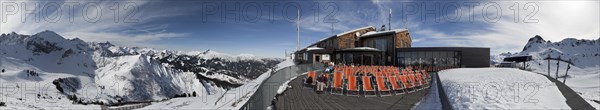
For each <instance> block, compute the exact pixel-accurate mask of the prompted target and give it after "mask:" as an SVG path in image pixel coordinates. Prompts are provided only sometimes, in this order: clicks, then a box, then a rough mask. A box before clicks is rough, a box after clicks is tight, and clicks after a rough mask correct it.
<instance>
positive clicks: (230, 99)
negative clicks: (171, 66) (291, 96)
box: [142, 59, 295, 109]
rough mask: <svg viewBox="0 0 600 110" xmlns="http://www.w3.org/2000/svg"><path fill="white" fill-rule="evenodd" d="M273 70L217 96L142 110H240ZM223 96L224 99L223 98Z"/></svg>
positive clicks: (177, 100) (290, 62)
mask: <svg viewBox="0 0 600 110" xmlns="http://www.w3.org/2000/svg"><path fill="white" fill-rule="evenodd" d="M293 65H295V64H294V62H293V60H292V59H286V60H285V61H283V62H281V63H279V64H277V66H276V69H275V71H278V70H280V69H283V68H285V67H288V66H293ZM270 75H271V70H269V71H268V72H265V73H263V74H262V75H260V76H259V77H258V78H256V79H254V80H252V81H250V82H248V83H246V84H244V85H242V86H240V87H238V88H234V89H231V90H229V91H227V90H219V91H217V94H212V95H207V94H205V95H204V96H203V97H193V98H174V99H171V100H167V101H162V102H153V103H152V105H150V106H147V107H144V108H142V109H199V108H201V109H240V107H241V106H242V104H245V103H246V102H247V101H248V100H249V98H250V97H251V96H252V95H253V94H254V93H255V92H256V91H257V89H258V87H260V85H261V84H262V82H263V81H264V80H266V79H267V78H269V77H270ZM221 96H222V97H221Z"/></svg>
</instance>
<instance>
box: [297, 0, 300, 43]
mask: <svg viewBox="0 0 600 110" xmlns="http://www.w3.org/2000/svg"><path fill="white" fill-rule="evenodd" d="M296 23H297V26H298V27H297V28H296V32H298V43H297V44H296V51H299V50H300V9H298V19H297V20H296Z"/></svg>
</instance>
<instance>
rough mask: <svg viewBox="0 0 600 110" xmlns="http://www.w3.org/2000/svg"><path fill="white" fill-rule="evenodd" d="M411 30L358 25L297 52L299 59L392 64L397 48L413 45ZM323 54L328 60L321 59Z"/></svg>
mask: <svg viewBox="0 0 600 110" xmlns="http://www.w3.org/2000/svg"><path fill="white" fill-rule="evenodd" d="M408 33H409V32H408V30H407V29H399V30H388V31H380V32H378V31H376V29H375V28H373V27H372V26H368V27H363V28H358V29H355V30H351V31H347V32H344V33H341V34H338V35H334V36H331V37H327V38H325V39H322V40H319V41H318V42H316V43H314V44H312V45H309V46H307V47H306V48H304V49H301V50H298V51H297V52H296V53H295V56H296V59H297V60H296V61H298V62H300V63H319V62H335V63H345V64H361V65H393V64H394V61H395V60H396V57H395V56H394V55H395V49H396V48H408V47H411V41H412V40H411V38H410V35H409V34H408ZM315 48H319V50H315ZM321 48H322V49H321ZM365 49H366V50H365ZM324 56H326V57H327V58H329V59H320V58H323V57H324Z"/></svg>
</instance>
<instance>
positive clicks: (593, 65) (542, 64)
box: [513, 36, 600, 108]
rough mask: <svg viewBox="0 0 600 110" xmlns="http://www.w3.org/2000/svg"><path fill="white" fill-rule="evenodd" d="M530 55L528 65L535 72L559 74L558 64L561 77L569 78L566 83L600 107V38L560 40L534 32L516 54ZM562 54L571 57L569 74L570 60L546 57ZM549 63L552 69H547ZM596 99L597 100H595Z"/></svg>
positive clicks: (564, 56)
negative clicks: (566, 61)
mask: <svg viewBox="0 0 600 110" xmlns="http://www.w3.org/2000/svg"><path fill="white" fill-rule="evenodd" d="M519 55H531V56H532V57H533V59H534V60H533V61H531V62H529V63H530V65H529V68H530V69H531V70H532V71H533V72H537V73H542V74H548V72H550V76H551V77H556V73H557V71H556V69H557V67H558V69H559V70H558V77H559V79H560V81H563V80H564V78H566V82H565V84H566V85H567V86H569V87H571V88H572V89H573V90H575V91H576V92H578V93H579V94H580V95H581V97H583V98H584V99H586V100H587V101H588V103H589V104H590V105H592V106H594V107H595V108H600V103H597V102H600V38H599V39H597V40H585V39H574V38H566V39H564V40H562V41H559V42H551V41H546V40H544V39H543V38H542V37H541V36H535V37H532V38H530V39H529V41H528V42H527V44H526V45H525V47H524V48H523V51H522V52H519V53H518V54H516V55H513V56H519ZM548 56H550V57H552V58H557V57H559V56H560V57H561V58H562V59H565V60H571V61H572V63H573V65H570V67H571V69H569V72H568V76H567V75H565V74H566V70H567V64H566V63H565V62H560V64H559V65H558V66H557V61H551V62H550V63H548V61H547V60H543V59H544V58H546V57H548ZM548 65H549V66H550V71H548ZM594 100H596V101H597V102H594Z"/></svg>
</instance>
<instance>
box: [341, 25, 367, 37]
mask: <svg viewBox="0 0 600 110" xmlns="http://www.w3.org/2000/svg"><path fill="white" fill-rule="evenodd" d="M368 28H373V26H366V27H361V28H358V29H354V30H351V31H346V32H343V33H340V34H338V35H337V36H342V35H346V34H350V33H352V32H356V31H359V30H363V29H368Z"/></svg>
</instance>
